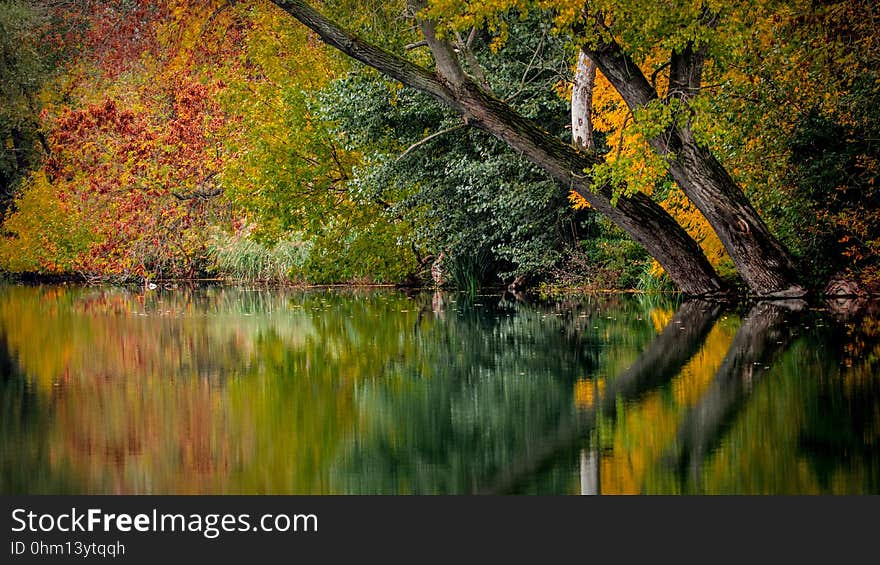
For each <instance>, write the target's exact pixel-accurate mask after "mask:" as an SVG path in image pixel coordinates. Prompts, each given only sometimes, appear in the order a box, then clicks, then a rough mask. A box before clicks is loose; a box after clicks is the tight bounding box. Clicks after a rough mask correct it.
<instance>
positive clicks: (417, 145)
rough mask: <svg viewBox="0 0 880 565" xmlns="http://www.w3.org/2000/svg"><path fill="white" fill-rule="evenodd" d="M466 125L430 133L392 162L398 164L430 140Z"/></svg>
mask: <svg viewBox="0 0 880 565" xmlns="http://www.w3.org/2000/svg"><path fill="white" fill-rule="evenodd" d="M467 125H468V124H466V123H463V124H458V125H455V126H452V127H450V128H446V129H441V130H440V131H438V132H434V133H432V134H431V135H429V136H428V137H426V138H424V139H421V140H419V141H416V142H415V143H413V144H412V145H410V146H409V147H407V149H406V151H404V152H403V153H401V154H400V156H399V157H398V158H397V159H395V160H394V162H395V163H399V162H400V161H402V160H403V159H404V158H405V157H406V156H407V155H409V154H410V153H412V152H413V151H415V150H416V149H418V148H419V147H421V146H422V145H424V144H426V143H428V142H429V141H431V140H432V139H436V138H438V137H440V136H441V135H444V134H447V133H450V132H453V131H456V130H460V129H461V128H464V127H467Z"/></svg>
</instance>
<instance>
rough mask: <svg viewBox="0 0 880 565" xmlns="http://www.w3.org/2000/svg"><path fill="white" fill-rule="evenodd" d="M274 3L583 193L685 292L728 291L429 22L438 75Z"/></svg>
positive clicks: (693, 248)
mask: <svg viewBox="0 0 880 565" xmlns="http://www.w3.org/2000/svg"><path fill="white" fill-rule="evenodd" d="M273 2H274V3H275V4H276V5H278V6H279V7H280V8H282V9H283V10H284V11H286V12H287V13H288V14H290V15H291V16H293V17H294V18H296V19H297V20H299V21H300V22H301V23H303V24H304V25H306V26H307V27H309V28H310V29H312V30H313V31H315V32H316V33H317V34H318V36H319V37H320V38H321V39H322V41H324V42H325V43H327V44H328V45H331V46H333V47H335V48H337V49H339V50H340V51H342V52H343V53H345V54H347V55H349V56H350V57H352V58H354V59H356V60H358V61H360V62H362V63H364V64H366V65H369V66H371V67H373V68H375V69H377V70H378V71H380V72H382V73H384V74H386V75H388V76H390V77H391V78H394V79H396V80H398V81H400V82H402V83H403V84H406V85H407V86H410V87H413V88H416V89H418V90H421V91H423V92H425V93H427V94H429V95H430V96H432V97H434V98H435V99H437V100H439V101H440V102H442V103H444V104H446V105H448V106H450V107H451V108H452V109H454V110H455V111H457V112H458V113H459V114H461V115H462V116H463V117H464V118H465V119H466V120H467V122H468V123H469V124H471V125H474V126H476V127H479V128H481V129H483V130H484V131H486V132H488V133H489V134H491V135H493V136H495V137H497V138H499V139H501V140H503V141H505V142H506V143H507V144H508V145H509V146H510V147H512V148H513V149H516V150H517V151H519V152H521V153H522V154H523V155H524V156H526V157H527V158H528V159H530V160H531V161H532V162H533V163H535V164H537V165H538V166H540V167H542V168H543V169H544V170H545V171H547V172H548V173H549V174H550V175H551V176H552V177H553V178H554V179H556V180H557V181H559V182H560V183H561V184H562V185H563V186H564V187H565V188H567V189H571V190H575V191H577V192H578V193H579V194H580V195H581V196H583V197H584V199H585V200H586V201H587V202H588V203H589V204H590V205H591V206H592V207H593V208H595V209H596V210H597V211H598V212H600V213H602V214H604V215H606V216H607V217H608V218H609V219H610V220H611V221H612V222H614V223H615V224H616V225H618V226H619V227H620V228H622V229H623V230H624V231H625V232H627V233H628V234H629V235H630V236H631V237H632V238H633V239H634V240H636V241H637V242H638V243H640V244H641V245H642V246H644V247H645V249H646V250H647V251H648V253H650V254H651V255H652V256H653V257H654V258H655V259H656V260H657V261H658V262H659V263H660V265H661V266H663V268H664V269H665V270H666V272H667V273H668V274H669V276H670V277H671V278H672V280H673V282H675V284H676V285H677V286H678V288H679V289H680V290H681V291H683V292H685V293H687V294H691V295H709V294H716V293H719V292H722V291H723V290H724V287H723V284H722V282H721V280H720V278H719V277H718V275H717V274H716V273H715V271H714V269H713V268H712V266H711V265H710V264H709V261H708V260H707V259H706V257H705V255H704V254H703V252H702V250H701V249H700V247H699V245H697V243H696V242H695V241H694V240H693V239H692V238H691V237H690V236H689V235H688V234H687V232H685V230H684V229H683V228H682V227H681V226H680V225H678V223H677V222H676V221H675V220H674V219H673V218H672V217H671V216H670V215H669V214H668V213H667V212H666V211H665V210H663V208H661V207H660V206H659V205H658V204H656V203H655V202H654V201H652V200H651V199H650V198H649V197H647V196H645V195H644V194H641V193H639V194H636V195H634V196H631V197H623V196H622V197H620V198H619V199H618V201H617V206H614V205H612V204H611V202H612V197H613V194H612V190H611V188H610V187H608V186H598V187H597V186H595V185H593V183H592V181H591V179H590V178H589V177H587V176H586V175H585V174H584V171H585V170H586V169H587V168H589V167H591V166H593V165H595V164H596V163H597V162H598V159H597V157H596V156H595V155H593V154H589V153H583V152H578V151H576V150H575V149H574V148H573V147H572V146H570V145H567V144H565V143H563V142H562V141H561V140H559V139H557V138H556V137H554V136H552V135H550V134H549V133H547V132H546V131H544V130H542V129H541V128H540V127H539V126H538V125H537V124H536V123H534V122H533V121H531V120H529V119H527V118H524V117H523V116H521V115H519V114H518V113H517V112H515V111H514V110H513V109H512V108H511V107H510V106H509V105H507V104H506V103H504V102H502V101H501V100H499V99H497V98H496V97H494V96H492V95H491V94H490V93H488V92H486V91H485V90H484V89H482V88H480V86H479V85H478V84H477V83H476V82H475V81H473V80H472V79H471V78H470V77H468V76H467V75H466V74H465V73H464V71H463V70H462V68H461V65H460V64H459V61H458V58H457V56H456V54H455V52H454V50H453V48H452V47H451V46H450V45H449V44H448V43H446V42H443V41H440V40H438V39H437V37H436V34H435V33H434V25H433V22H431V21H429V20H421V21H420V22H419V23H420V26H421V29H422V33H423V34H424V35H425V39H426V41H427V42H428V45H429V47H430V48H431V51H432V53H433V55H434V60H435V65H436V68H437V72H436V73H434V72H431V71H429V70H427V69H425V68H423V67H420V66H418V65H415V64H413V63H411V62H410V61H408V60H406V59H404V58H402V57H400V56H398V55H395V54H393V53H389V52H388V51H385V50H383V49H381V48H379V47H377V46H375V45H372V44H370V43H368V42H366V41H364V40H361V39H360V38H358V37H357V36H355V35H354V34H352V33H349V32H347V31H346V30H344V29H342V28H341V27H340V26H339V25H337V24H336V23H335V22H333V21H331V20H329V19H328V18H326V17H325V16H323V15H322V14H320V13H319V12H317V11H316V10H315V9H313V8H312V7H311V6H310V5H309V4H308V3H307V2H303V1H300V0H273ZM416 7H418V6H416Z"/></svg>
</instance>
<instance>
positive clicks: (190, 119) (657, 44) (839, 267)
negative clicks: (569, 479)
mask: <svg viewBox="0 0 880 565" xmlns="http://www.w3.org/2000/svg"><path fill="white" fill-rule="evenodd" d="M878 16H880V10H878V8H877V7H876V5H875V3H874V2H869V1H867V0H865V1H862V0H855V1H846V2H823V3H816V2H812V1H806V0H793V1H789V2H775V1H768V0H760V1H759V0H754V1H750V2H744V3H737V4H736V5H733V6H730V5H727V4H722V3H718V2H713V1H708V0H707V1H676V2H673V3H672V4H670V5H668V6H666V7H665V8H664V9H663V10H662V11H661V10H659V9H658V8H657V6H656V4H652V3H643V2H639V1H637V0H614V1H612V0H601V1H598V2H586V3H585V2H570V1H567V0H559V1H552V2H546V1H534V0H494V1H488V0H486V1H482V0H481V1H478V2H460V1H457V0H431V1H429V2H420V1H410V2H404V1H400V0H391V1H389V0H371V1H369V2H350V1H349V0H326V1H322V2H313V3H306V2H299V1H275V2H269V1H264V0H248V1H239V2H230V1H228V0H162V1H159V2H153V1H151V2H146V1H141V0H113V1H110V2H102V3H92V2H82V1H79V0H53V1H50V2H35V1H32V0H2V1H0V31H2V33H0V49H2V52H3V58H2V63H0V64H2V76H3V80H2V86H0V97H2V104H0V138H2V142H3V143H2V147H0V149H2V154H0V213H2V233H0V270H2V271H5V272H7V273H18V274H21V273H28V274H31V275H74V276H78V277H81V278H84V279H86V280H114V281H144V280H157V279H168V278H178V279H188V278H203V277H211V278H216V277H221V278H231V279H239V280H253V281H271V282H300V283H303V282H308V283H339V282H360V283H365V282H373V283H397V284H408V285H420V284H433V283H436V282H440V283H444V284H447V285H451V286H457V287H460V288H477V287H480V286H487V285H489V286H492V285H504V286H507V285H514V286H515V287H519V288H523V287H528V286H533V285H537V284H540V283H544V284H551V285H553V284H555V285H564V286H576V287H591V288H629V289H633V288H635V289H642V290H656V289H673V288H677V289H679V290H682V291H685V292H688V293H690V294H716V293H720V292H726V291H728V290H730V289H734V290H742V291H747V292H750V293H753V294H758V295H768V296H798V295H801V294H803V293H804V292H805V291H814V292H823V291H827V292H831V293H839V294H854V293H865V292H876V291H878V290H880V253H878V251H880V208H878V204H880V187H878V182H877V178H878V173H880V153H878V142H877V139H878V134H880V40H878V37H877V34H876V32H875V30H876V27H877V23H878V21H880V18H878ZM303 24H305V25H303Z"/></svg>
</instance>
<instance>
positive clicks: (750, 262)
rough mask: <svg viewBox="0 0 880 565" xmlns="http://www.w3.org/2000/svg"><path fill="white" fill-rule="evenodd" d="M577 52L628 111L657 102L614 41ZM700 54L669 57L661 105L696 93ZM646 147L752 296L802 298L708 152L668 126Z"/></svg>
mask: <svg viewBox="0 0 880 565" xmlns="http://www.w3.org/2000/svg"><path fill="white" fill-rule="evenodd" d="M583 49H584V51H586V53H587V54H588V55H589V57H590V58H591V59H592V60H594V61H595V62H596V64H597V65H598V67H599V70H600V71H602V74H603V75H605V77H606V78H607V79H608V80H609V82H611V84H612V85H613V86H614V88H615V89H616V90H617V92H618V93H619V94H620V95H621V97H622V98H623V100H624V102H626V104H627V106H629V108H630V110H631V111H633V112H635V111H637V110H639V109H640V108H643V107H645V106H646V105H647V104H649V103H650V102H652V101H655V100H657V99H658V98H659V97H658V94H657V91H656V89H655V88H654V87H653V86H652V85H651V83H650V82H649V81H648V79H647V78H646V77H645V75H644V74H643V73H642V72H641V70H640V69H639V67H638V66H636V64H635V62H634V61H633V60H632V59H631V58H630V57H629V55H627V54H626V53H625V52H624V51H623V49H622V48H621V47H620V45H618V44H617V43H616V42H615V41H614V40H604V41H601V42H599V43H598V44H597V45H595V46H592V45H588V46H584V48H583ZM705 54H706V47H705V46H703V47H702V48H699V49H695V48H693V46H692V45H688V46H687V47H685V48H683V49H681V50H680V51H678V52H673V53H672V56H671V58H670V78H669V85H670V86H669V93H668V95H667V99H672V98H677V99H679V100H684V101H686V100H687V99H688V98H689V97H692V96H695V95H696V94H697V93H698V92H699V89H700V83H701V80H702V67H703V61H704V58H705ZM648 141H649V143H650V144H651V147H652V149H653V150H654V151H655V152H656V153H658V154H660V155H663V156H666V157H668V162H669V172H670V175H671V176H672V178H673V179H674V180H675V182H676V183H677V184H678V185H679V187H681V189H682V191H683V192H684V193H685V194H686V195H687V197H688V198H689V199H690V200H691V202H693V203H694V205H696V207H697V208H698V209H699V210H700V212H702V214H703V216H705V218H706V220H708V222H709V224H710V225H711V226H712V229H714V230H715V233H717V234H718V237H719V239H720V240H721V243H722V244H723V245H724V248H725V249H726V250H727V253H728V254H729V255H730V258H731V259H732V260H733V263H734V265H735V266H736V269H737V271H738V272H739V274H740V276H741V277H742V278H743V280H744V281H745V282H746V284H747V285H748V286H749V289H751V291H752V292H754V293H755V294H758V295H761V296H774V297H797V296H803V295H804V294H805V290H804V288H803V287H802V286H801V285H800V284H799V283H798V276H797V270H796V268H795V265H794V261H793V260H792V259H791V256H790V255H789V253H788V251H787V250H786V249H785V248H784V247H783V246H782V244H780V243H779V241H777V239H776V238H775V237H774V236H773V234H771V233H770V230H769V229H767V226H766V225H765V224H764V222H763V221H762V220H761V218H760V216H759V215H758V213H757V212H756V211H755V209H754V208H753V207H752V205H751V204H750V203H749V201H748V199H747V198H746V196H745V194H744V193H743V191H742V189H741V188H740V187H739V186H738V185H737V184H736V182H734V180H733V179H732V178H731V177H730V174H729V173H728V172H727V170H726V169H725V168H724V167H723V166H722V165H721V163H719V162H718V160H717V159H716V158H715V156H714V155H713V154H712V152H711V151H709V150H708V149H706V148H705V147H703V146H701V145H699V144H698V143H697V142H696V140H695V139H694V136H693V134H692V132H691V131H690V130H689V129H688V127H687V126H684V127H682V126H678V125H673V126H670V128H669V129H668V130H667V131H665V132H664V133H663V134H661V135H660V136H657V137H655V138H653V139H650V140H648Z"/></svg>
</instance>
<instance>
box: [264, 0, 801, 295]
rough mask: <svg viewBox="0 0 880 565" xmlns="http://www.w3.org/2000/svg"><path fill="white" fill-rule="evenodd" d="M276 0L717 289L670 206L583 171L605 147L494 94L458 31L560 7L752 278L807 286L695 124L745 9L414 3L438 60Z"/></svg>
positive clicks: (792, 290) (568, 29) (691, 278)
mask: <svg viewBox="0 0 880 565" xmlns="http://www.w3.org/2000/svg"><path fill="white" fill-rule="evenodd" d="M275 3H276V4H277V5H278V6H279V7H281V8H282V9H284V10H285V11H287V12H288V13H289V14H291V15H293V16H294V17H295V18H297V19H298V20H300V21H301V22H302V23H304V24H305V25H307V26H309V27H310V28H312V29H313V30H314V31H316V32H317V33H318V34H319V35H320V36H321V37H322V39H323V40H324V41H325V42H327V43H328V44H330V45H333V46H334V47H337V48H339V49H340V50H342V51H343V52H345V53H347V54H348V55H350V56H352V57H354V58H355V59H357V60H359V61H361V62H363V63H365V64H367V65H370V66H372V67H375V68H377V69H378V70H380V71H381V72H384V73H386V74H388V75H389V76H391V77H393V78H395V79H397V80H400V81H401V82H403V83H404V84H407V85H409V86H412V87H415V88H418V89H421V90H423V91H425V92H427V93H429V94H431V95H432V96H434V97H435V98H437V99H438V100H441V101H443V102H444V103H446V104H448V105H449V106H451V107H452V108H454V109H455V110H457V111H458V112H459V113H461V114H462V115H463V116H464V117H465V118H466V119H467V121H468V123H469V124H471V125H474V126H477V127H480V128H483V129H485V130H486V131H489V132H490V133H492V134H493V135H496V136H497V137H499V138H501V139H503V140H504V141H506V142H507V143H508V144H510V145H511V146H512V147H514V148H516V149H517V150H519V151H521V152H522V153H523V154H524V155H526V156H528V157H529V158H530V159H531V160H532V161H533V162H535V163H537V164H539V165H540V166H542V167H543V168H544V169H545V170H547V171H548V172H549V173H550V174H551V175H552V176H553V177H554V178H556V179H557V180H558V181H560V182H562V183H563V184H564V185H565V186H567V187H571V188H573V189H574V190H576V191H578V192H579V193H580V194H581V195H582V196H583V197H584V198H585V199H586V201H587V202H588V203H589V204H590V205H591V206H592V207H593V208H596V209H597V210H599V211H600V212H602V213H604V214H606V215H607V216H608V217H609V218H611V219H612V220H613V221H615V223H617V224H618V225H620V226H621V227H623V228H624V229H625V230H626V231H627V233H629V234H630V235H631V236H632V237H633V238H634V239H635V240H636V241H638V242H639V243H641V244H642V245H644V246H645V247H646V249H648V251H649V252H650V253H651V254H652V255H653V256H654V257H655V258H656V259H657V260H658V261H659V262H660V264H661V265H662V266H663V267H664V268H665V269H666V271H667V272H668V273H669V274H670V276H671V277H672V279H673V280H674V281H675V282H676V284H677V285H678V286H679V287H680V288H681V289H682V290H684V291H686V292H690V293H695V294H702V293H707V292H712V291H714V290H717V289H718V288H720V283H719V281H718V278H717V276H716V275H715V273H714V272H713V271H712V269H711V267H709V265H708V262H707V261H706V260H705V258H704V256H703V254H702V252H701V251H700V250H699V247H698V246H697V245H696V244H695V243H694V242H693V240H692V238H691V237H690V236H688V235H687V234H686V233H684V230H682V229H681V227H680V226H678V224H676V223H675V222H674V221H672V220H671V218H669V215H668V214H667V213H666V212H665V211H664V210H662V208H660V207H659V206H657V205H656V204H655V203H654V202H653V201H651V199H650V198H648V197H647V196H646V195H644V194H640V193H633V192H632V191H630V190H627V186H626V185H625V184H623V183H613V182H608V181H609V180H611V179H608V178H602V177H595V176H594V175H588V174H584V171H592V170H593V169H594V167H596V166H597V165H601V159H600V158H599V157H597V156H596V155H594V154H591V153H589V152H583V151H577V150H575V149H574V148H572V147H571V146H568V145H567V144H564V143H561V142H560V141H559V140H558V139H554V138H552V137H550V136H548V135H546V132H544V131H542V129H541V127H540V124H536V123H534V122H532V121H530V120H525V119H523V118H522V116H521V115H520V114H519V113H517V112H516V111H515V110H514V109H513V108H512V107H511V105H510V104H507V103H505V102H504V101H502V100H499V99H498V98H497V97H496V96H494V95H493V93H492V92H491V91H490V89H488V88H486V87H487V86H488V85H487V83H485V82H484V81H483V80H482V78H481V70H480V69H479V68H478V66H477V65H475V64H474V63H475V61H476V58H475V57H471V55H472V53H470V54H469V52H468V51H469V50H468V49H466V48H464V47H466V45H465V46H463V45H462V44H461V43H460V42H459V43H457V41H458V39H459V38H460V37H456V35H455V32H457V31H466V28H475V29H478V30H479V29H489V30H496V36H497V39H498V40H499V44H500V43H501V42H503V40H504V27H505V24H504V18H505V17H506V14H508V13H516V12H524V11H526V10H528V9H549V10H548V14H549V15H551V16H552V17H553V18H554V21H555V22H556V24H557V26H558V28H559V29H560V32H561V33H567V34H568V35H569V37H570V42H571V44H572V46H573V47H576V48H578V49H580V50H582V51H583V52H584V53H585V54H586V55H587V56H588V57H589V59H590V61H592V62H595V64H596V65H597V66H598V69H599V71H600V72H601V73H602V75H603V77H604V78H605V79H606V80H608V81H609V82H610V83H611V84H612V85H613V87H614V88H615V90H616V91H617V93H618V94H619V95H620V96H621V97H622V99H623V101H624V102H625V103H626V105H627V107H628V109H629V112H630V113H631V114H632V115H633V116H634V119H633V121H634V122H636V123H638V124H639V126H640V128H641V134H642V137H643V138H644V140H645V142H646V143H647V144H648V145H649V146H650V147H651V149H652V150H653V151H654V153H655V154H657V155H658V156H660V157H661V159H662V161H663V163H664V167H665V169H666V171H667V172H668V173H669V174H670V175H671V177H672V178H673V179H674V180H675V182H676V183H677V184H678V186H679V187H680V188H681V189H682V190H683V191H684V193H685V194H686V195H687V197H688V198H689V199H690V201H691V202H692V203H693V204H694V205H695V206H696V208H698V209H699V211H700V212H701V213H702V215H703V216H705V218H706V219H707V220H708V222H709V224H710V225H711V228H712V229H713V230H714V232H715V233H716V234H717V235H718V237H719V239H720V240H721V242H722V243H723V245H724V248H725V249H726V251H727V253H728V254H729V255H730V257H731V258H732V260H733V262H734V264H735V266H736V269H737V271H738V273H739V274H740V275H741V276H742V278H743V279H744V281H745V282H746V284H747V285H748V286H749V288H750V290H751V291H753V292H755V293H756V294H760V295H774V296H785V295H800V294H803V292H804V290H803V287H802V286H801V284H800V283H799V281H798V275H797V273H796V268H795V265H794V261H793V260H792V258H791V257H790V255H789V253H788V251H787V250H786V249H785V248H784V247H783V246H782V245H781V244H780V243H779V242H778V241H777V240H776V238H775V237H774V236H773V234H771V233H770V231H769V229H767V227H766V225H765V224H764V222H763V221H762V219H761V217H760V216H759V215H758V213H757V212H756V211H755V209H754V208H753V207H752V205H751V204H750V202H749V200H748V199H747V198H746V196H745V194H744V193H743V191H742V189H741V188H740V187H739V186H738V184H737V183H736V182H735V181H734V180H733V178H732V177H731V175H730V174H729V172H728V171H727V170H726V169H725V167H724V166H723V165H722V164H721V163H720V162H719V161H718V159H717V158H716V157H715V155H714V154H713V153H712V151H710V149H709V148H708V147H707V144H706V143H705V142H704V140H703V139H702V137H701V135H700V132H699V131H697V130H696V129H695V128H694V127H693V123H694V122H695V121H696V120H695V119H694V115H695V114H696V113H697V111H696V110H695V108H698V104H697V103H696V102H697V101H699V95H700V94H702V93H703V92H704V91H705V90H706V89H705V88H704V87H705V85H704V84H703V76H704V74H705V73H704V70H705V69H706V68H707V67H710V66H711V65H712V64H713V62H714V59H713V57H714V56H715V54H716V51H715V50H716V49H719V46H721V47H723V42H722V40H725V39H726V40H728V41H729V40H730V37H729V36H725V35H724V33H723V32H724V31H725V26H727V25H728V24H730V25H731V26H732V27H737V25H738V23H739V22H738V21H737V20H736V18H737V17H738V16H741V14H742V11H740V10H724V9H722V8H721V7H717V6H713V5H711V4H705V5H704V4H703V3H682V4H681V5H680V6H678V5H677V6H676V7H675V9H673V10H664V11H663V12H662V13H660V12H659V11H656V10H651V9H646V8H645V7H643V6H639V5H636V4H638V3H625V2H598V3H590V4H588V5H583V4H581V3H570V2H555V3H547V2H540V3H531V2H520V1H509V2H470V3H461V2H441V1H437V2H432V3H430V4H427V3H418V2H416V3H410V6H409V9H410V11H409V15H410V16H412V17H413V18H414V19H413V21H414V22H415V23H416V24H417V25H418V28H419V29H420V31H421V34H422V40H423V41H424V42H425V43H426V44H427V45H428V47H429V48H430V51H431V53H432V55H433V57H432V59H433V61H431V64H432V65H433V70H432V69H430V68H429V67H426V66H422V65H417V64H415V63H414V62H412V60H411V59H408V58H406V57H403V56H400V55H396V54H394V53H391V52H389V51H387V50H385V49H382V48H380V47H378V46H376V45H374V44H372V43H370V42H368V41H366V40H364V39H362V38H360V37H359V36H356V35H354V34H352V33H349V32H348V31H346V30H345V29H344V28H343V27H342V26H340V25H339V24H337V22H334V21H333V20H332V19H330V18H327V17H325V16H324V15H322V14H321V13H319V12H318V11H316V10H315V9H314V8H312V7H311V6H310V5H309V4H308V3H305V2H300V1H276V2H275ZM731 20H732V21H731ZM716 38H722V40H716ZM658 49H659V50H660V51H665V52H666V60H665V61H664V60H662V59H658V55H657V52H656V51H657V50H658ZM649 56H650V57H649ZM649 58H650V59H652V60H655V61H658V63H657V64H656V68H653V70H654V72H653V73H651V72H650V71H648V73H647V74H646V72H645V70H643V69H642V68H641V66H644V65H646V64H647V63H648V61H649ZM660 73H663V74H664V75H665V81H666V88H665V89H662V90H661V89H659V88H658V86H657V75H658V74H660ZM649 75H650V76H649ZM598 181H603V182H598ZM615 185H616V186H615Z"/></svg>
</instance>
